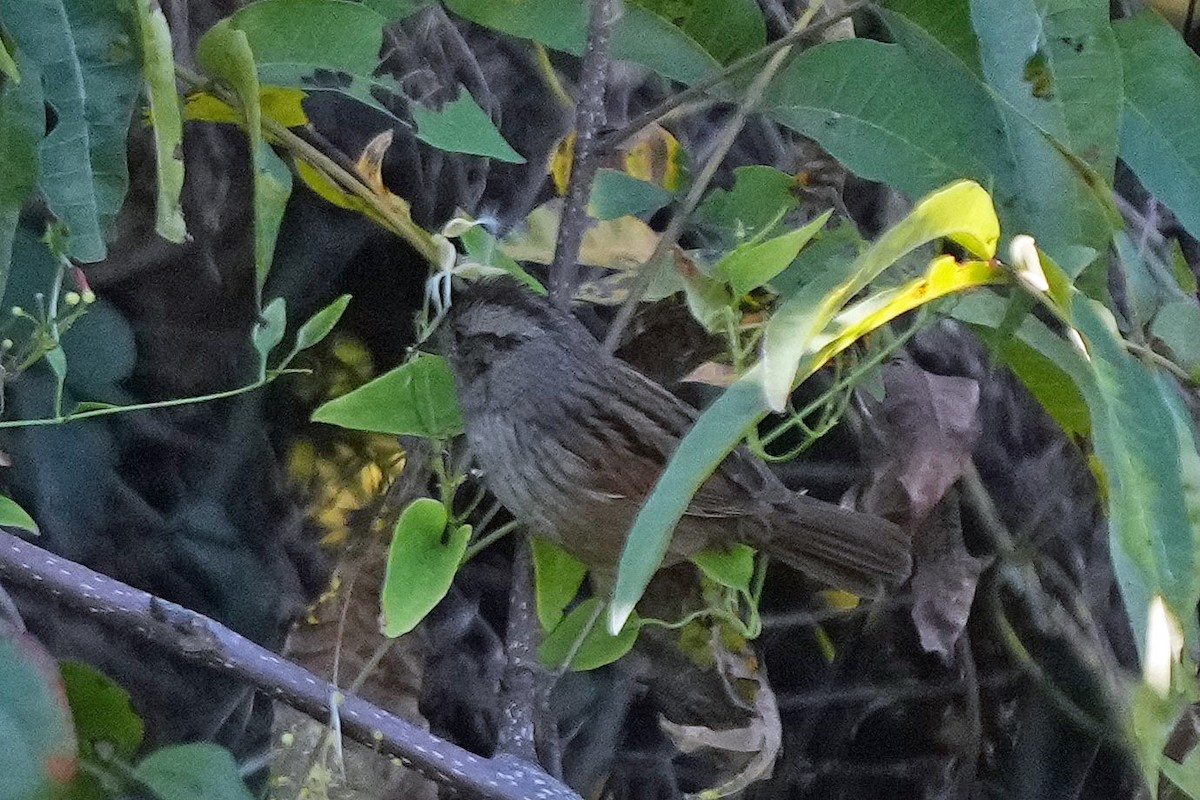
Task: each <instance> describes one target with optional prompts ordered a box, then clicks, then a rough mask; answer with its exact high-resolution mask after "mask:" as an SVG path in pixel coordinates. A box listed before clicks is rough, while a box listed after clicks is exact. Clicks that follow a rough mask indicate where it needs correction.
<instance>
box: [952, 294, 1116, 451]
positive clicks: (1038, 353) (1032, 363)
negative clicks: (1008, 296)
mask: <svg viewBox="0 0 1200 800" xmlns="http://www.w3.org/2000/svg"><path fill="white" fill-rule="evenodd" d="M1007 306H1008V301H1007V300H1005V299H1002V298H1000V297H999V296H997V295H995V294H993V293H991V292H975V293H973V294H970V295H967V296H965V297H961V298H959V299H958V301H957V302H956V303H955V304H954V306H953V308H952V309H951V315H952V316H953V317H954V318H955V319H957V320H960V321H962V322H965V323H967V324H968V325H972V326H976V327H977V328H980V329H993V330H995V329H998V328H1000V327H1001V325H1003V323H1004V317H1005V311H1006V308H1007ZM1013 334H1014V335H1013V336H1012V337H1009V338H1008V339H1006V340H1002V341H1001V342H1000V347H999V350H998V354H999V356H1000V357H1001V358H1002V359H1003V360H1004V362H1005V364H1007V365H1008V367H1009V368H1011V369H1012V370H1013V372H1015V373H1016V374H1017V377H1019V378H1020V379H1021V382H1022V383H1024V384H1025V387H1026V388H1027V389H1029V391H1030V392H1031V393H1032V394H1033V396H1034V397H1035V398H1037V400H1038V402H1040V403H1041V404H1042V406H1043V407H1044V408H1045V409H1046V411H1047V412H1048V413H1049V414H1050V416H1051V417H1053V418H1054V420H1055V421H1056V422H1057V423H1058V424H1059V425H1060V426H1061V427H1062V429H1063V430H1064V431H1066V432H1067V433H1069V434H1078V435H1081V436H1085V435H1087V434H1088V433H1089V432H1090V431H1091V416H1090V414H1089V412H1088V404H1087V402H1086V401H1085V400H1084V395H1085V394H1086V393H1088V392H1094V391H1095V388H1094V384H1095V379H1094V378H1093V377H1092V373H1091V368H1090V367H1089V366H1088V363H1087V360H1086V359H1085V358H1084V356H1083V354H1082V353H1081V352H1079V350H1077V349H1076V348H1075V347H1073V346H1072V345H1071V344H1069V343H1068V342H1067V341H1066V340H1065V339H1063V337H1062V336H1059V335H1058V334H1057V333H1055V332H1054V331H1052V330H1050V328H1049V327H1047V326H1046V324H1045V323H1043V322H1042V321H1041V320H1039V319H1038V318H1037V317H1035V316H1033V315H1026V316H1025V318H1024V319H1023V320H1021V322H1020V324H1019V325H1018V326H1017V329H1016V330H1015V331H1014V332H1013ZM988 338H989V337H988V336H986V335H984V339H985V340H987V339H988Z"/></svg>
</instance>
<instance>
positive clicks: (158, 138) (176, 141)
mask: <svg viewBox="0 0 1200 800" xmlns="http://www.w3.org/2000/svg"><path fill="white" fill-rule="evenodd" d="M134 11H135V15H136V17H137V22H138V30H139V31H140V32H141V40H142V75H143V76H144V77H145V80H146V90H147V92H146V93H147V94H148V95H149V97H150V117H151V120H152V121H153V123H154V167H155V179H156V180H157V181H158V194H157V199H156V205H155V226H154V227H155V230H156V231H158V235H159V236H161V237H163V238H164V239H166V240H167V241H169V242H175V243H177V244H178V243H180V242H184V241H186V240H187V225H186V224H185V223H184V220H183V206H182V205H180V202H179V196H180V194H181V193H182V191H183V108H182V107H181V106H180V103H179V92H178V91H177V90H176V88H175V56H174V54H173V52H172V49H171V29H170V28H169V27H168V26H167V18H166V16H165V15H164V14H163V12H162V8H160V7H159V5H158V2H157V0H136V2H135V3H134Z"/></svg>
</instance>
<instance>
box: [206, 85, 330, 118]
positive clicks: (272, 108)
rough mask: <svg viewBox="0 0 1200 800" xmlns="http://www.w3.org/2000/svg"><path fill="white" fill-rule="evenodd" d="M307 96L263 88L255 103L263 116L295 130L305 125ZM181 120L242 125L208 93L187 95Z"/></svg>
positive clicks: (290, 90) (287, 89) (280, 88)
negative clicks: (260, 108) (259, 107)
mask: <svg viewBox="0 0 1200 800" xmlns="http://www.w3.org/2000/svg"><path fill="white" fill-rule="evenodd" d="M307 96H308V95H307V94H306V93H305V92H304V91H302V90H300V89H294V88H290V87H286V86H263V87H261V88H260V89H259V93H258V102H259V105H260V106H261V107H262V111H263V114H264V115H266V116H268V117H270V118H271V119H273V120H275V121H276V122H278V123H280V124H282V125H284V126H286V127H288V128H298V127H300V126H302V125H307V124H308V117H307V115H305V113H304V106H303V101H304V98H306V97H307ZM184 118H185V119H189V120H197V121H200V122H224V123H229V124H233V125H240V124H242V115H241V114H240V113H238V112H237V111H235V110H234V108H233V107H232V106H231V105H229V104H228V103H226V102H225V101H224V100H221V99H220V98H218V97H215V96H214V95H212V94H209V93H208V92H197V93H196V94H192V95H189V96H188V98H187V103H186V104H185V105H184Z"/></svg>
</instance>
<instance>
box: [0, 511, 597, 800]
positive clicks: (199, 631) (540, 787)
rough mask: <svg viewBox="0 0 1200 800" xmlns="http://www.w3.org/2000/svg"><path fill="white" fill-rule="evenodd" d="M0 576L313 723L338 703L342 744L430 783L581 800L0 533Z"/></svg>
mask: <svg viewBox="0 0 1200 800" xmlns="http://www.w3.org/2000/svg"><path fill="white" fill-rule="evenodd" d="M0 579H3V580H5V581H8V582H10V583H12V584H15V585H19V586H22V587H24V588H26V589H28V590H30V591H33V592H37V593H39V594H43V595H47V596H51V597H53V598H54V599H55V600H56V601H57V602H58V603H60V604H62V605H63V606H65V607H68V608H72V609H75V610H77V611H79V612H80V613H81V614H87V615H89V616H91V617H93V618H95V619H97V620H99V621H100V622H102V623H103V624H105V625H108V626H111V627H112V628H114V629H115V630H118V631H120V632H121V633H123V634H125V635H127V636H130V637H136V638H139V639H142V640H145V641H148V642H151V643H153V644H155V645H157V646H159V647H162V648H164V649H166V650H168V651H170V652H172V653H176V654H178V655H179V656H180V657H181V658H184V659H186V660H188V661H192V662H194V663H197V664H200V665H202V666H205V667H208V668H210V669H212V670H214V671H218V672H224V673H226V674H230V675H233V676H234V677H236V678H238V679H239V680H242V681H244V682H245V683H247V684H250V685H252V686H254V687H255V688H257V689H258V690H259V691H261V692H263V693H264V694H266V695H268V696H269V697H272V698H274V699H276V700H282V701H283V702H285V703H287V704H288V705H290V706H292V707H294V708H296V709H299V710H300V711H302V712H304V713H305V714H308V715H309V716H310V717H312V718H313V719H316V720H319V721H321V722H328V721H329V707H328V704H329V700H330V698H331V697H335V698H338V699H339V700H340V701H341V702H340V703H339V707H338V715H339V717H340V719H341V728H342V731H343V732H344V733H346V734H347V735H348V736H350V738H352V739H355V740H357V741H359V742H362V743H363V744H366V745H368V746H370V747H375V748H378V749H379V750H381V751H383V752H385V753H387V754H389V755H393V756H396V757H398V758H399V759H400V761H401V762H402V763H403V764H404V766H406V767H409V768H410V769H413V770H415V771H417V772H418V773H420V774H421V775H423V776H424V777H426V778H429V779H430V780H434V781H438V782H439V783H443V784H446V785H448V786H451V787H453V788H455V789H457V790H459V791H462V792H464V793H471V794H477V795H479V796H481V797H485V798H488V799H489V800H580V799H579V796H578V795H577V794H575V793H574V792H573V791H571V789H569V788H568V787H567V786H565V785H563V784H562V783H560V782H559V781H557V780H555V779H554V778H551V777H550V776H549V775H547V774H546V773H545V772H543V771H542V770H541V769H540V768H538V767H537V766H535V765H533V764H529V763H528V762H525V761H523V760H521V759H518V758H514V757H512V756H508V755H499V756H496V757H495V758H482V757H480V756H477V755H475V754H473V753H469V752H467V751H466V750H463V749H462V748H461V747H458V746H457V745H454V744H451V743H449V742H447V741H445V740H444V739H440V738H438V737H436V736H434V735H432V734H430V733H427V732H426V731H423V730H421V729H420V728H418V727H417V726H415V725H413V724H412V723H410V722H407V721H406V720H403V719H401V718H399V717H397V716H395V715H393V714H389V713H388V712H386V711H384V710H382V709H380V708H378V707H376V706H373V705H371V704H370V703H368V702H366V701H365V700H361V699H359V698H357V697H354V696H352V695H345V696H343V695H342V694H341V693H340V692H339V690H338V689H337V687H336V686H334V685H333V684H331V683H329V682H328V681H325V680H323V679H322V678H319V677H318V676H316V675H314V674H313V673H311V672H309V671H308V670H306V669H304V668H302V667H300V666H297V665H296V664H293V663H292V662H290V661H288V660H286V659H284V658H282V657H280V656H279V655H277V654H276V653H273V652H271V651H270V650H267V649H266V648H264V647H260V646H259V645H257V644H255V643H254V642H251V641H250V640H249V639H246V638H245V637H243V636H240V635H238V634H236V633H234V632H233V631H232V630H230V629H229V628H226V627H225V626H224V625H221V624H220V623H218V622H214V621H213V620H211V619H208V618H207V617H204V616H202V615H200V614H197V613H195V612H194V611H189V610H187V609H185V608H183V607H182V606H179V605H176V604H175V603H169V602H167V601H165V600H161V599H159V598H157V597H154V596H152V595H150V594H147V593H146V592H143V591H140V590H138V589H134V588H133V587H131V586H127V585H126V584H123V583H120V582H119V581H115V580H113V579H112V578H109V577H107V576H105V575H101V574H100V573H99V572H96V571H95V570H92V569H89V568H87V567H85V566H82V565H80V564H76V563H74V562H72V561H68V560H66V559H63V558H60V557H58V556H56V555H54V554H53V553H50V552H48V551H46V550H43V549H42V548H40V547H36V546H34V545H32V544H30V543H29V542H26V541H24V540H22V539H20V538H18V537H16V536H13V535H12V534H10V533H8V532H7V531H0Z"/></svg>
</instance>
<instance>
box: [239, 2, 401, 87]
mask: <svg viewBox="0 0 1200 800" xmlns="http://www.w3.org/2000/svg"><path fill="white" fill-rule="evenodd" d="M229 22H230V24H231V25H232V26H233V27H234V28H237V29H238V30H240V31H242V32H244V33H245V34H246V40H247V42H248V43H249V45H250V49H251V50H252V51H253V52H254V61H255V63H256V64H258V65H259V67H260V68H263V69H268V70H269V69H271V68H272V66H274V65H277V64H278V65H284V64H286V65H303V68H304V69H305V70H308V71H315V70H316V69H318V68H320V69H326V70H330V71H333V72H345V73H349V74H351V75H364V76H367V75H370V74H371V73H372V72H374V71H375V68H376V67H378V66H379V51H380V49H381V48H382V47H383V26H384V25H385V24H386V23H387V19H386V18H385V17H384V16H383V15H382V14H380V13H379V12H378V11H376V10H375V9H373V8H371V7H370V5H369V4H366V3H352V2H347V0H258V2H256V3H250V4H249V5H247V6H246V7H244V8H240V9H238V10H237V11H235V12H234V13H233V15H232V16H231V17H230V18H229Z"/></svg>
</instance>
